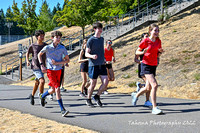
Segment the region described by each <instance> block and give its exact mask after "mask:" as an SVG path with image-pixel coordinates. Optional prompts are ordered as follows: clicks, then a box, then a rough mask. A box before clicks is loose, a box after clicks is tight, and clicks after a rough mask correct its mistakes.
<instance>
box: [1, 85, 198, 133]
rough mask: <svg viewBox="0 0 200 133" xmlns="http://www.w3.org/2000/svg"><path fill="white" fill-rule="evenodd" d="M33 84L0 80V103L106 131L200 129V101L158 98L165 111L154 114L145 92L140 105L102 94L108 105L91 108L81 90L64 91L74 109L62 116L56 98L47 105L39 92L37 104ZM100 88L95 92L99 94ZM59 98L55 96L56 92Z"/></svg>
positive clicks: (181, 132)
mask: <svg viewBox="0 0 200 133" xmlns="http://www.w3.org/2000/svg"><path fill="white" fill-rule="evenodd" d="M31 91H32V87H24V86H10V85H5V84H4V85H3V84H0V107H3V108H8V109H11V110H18V111H21V112H23V113H28V114H31V115H35V116H38V117H41V118H46V119H50V120H54V121H57V122H61V123H66V124H71V125H76V126H79V127H83V128H87V129H91V130H95V131H99V132H104V133H121V132H123V133H129V132H130V133H136V132H138V133H155V132H156V133H158V132H159V133H198V132H199V131H200V101H199V100H185V99H174V98H160V97H159V98H157V101H158V105H159V108H160V109H162V110H163V111H164V114H163V115H153V114H151V109H150V108H148V107H144V106H143V104H144V100H145V97H144V96H141V97H140V99H139V100H138V106H136V107H133V106H132V105H131V96H130V95H128V94H108V95H102V96H101V98H102V102H103V103H104V107H102V108H100V107H95V108H89V107H87V106H86V104H85V99H83V98H81V97H79V91H68V92H66V93H62V98H63V102H64V106H65V107H66V108H67V109H68V110H69V111H70V113H69V114H68V116H67V117H62V116H61V114H60V108H59V105H58V103H57V101H56V100H53V101H49V100H47V102H48V104H47V105H46V106H45V107H42V106H41V105H40V104H39V103H40V100H39V98H38V97H37V96H36V99H35V105H34V106H32V105H30V101H29V99H28V98H27V97H28V96H29V94H30V93H31ZM95 93H96V92H94V94H95ZM54 98H55V96H54Z"/></svg>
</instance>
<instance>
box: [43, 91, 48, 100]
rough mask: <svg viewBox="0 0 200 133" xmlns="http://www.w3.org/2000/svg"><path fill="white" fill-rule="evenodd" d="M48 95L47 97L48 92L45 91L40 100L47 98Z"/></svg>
mask: <svg viewBox="0 0 200 133" xmlns="http://www.w3.org/2000/svg"><path fill="white" fill-rule="evenodd" d="M48 95H49V92H48V90H47V91H46V92H45V93H43V94H42V98H45V97H46V96H48Z"/></svg>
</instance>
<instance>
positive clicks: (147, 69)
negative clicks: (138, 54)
mask: <svg viewBox="0 0 200 133" xmlns="http://www.w3.org/2000/svg"><path fill="white" fill-rule="evenodd" d="M156 68H157V66H150V65H146V64H144V63H141V71H142V72H143V73H144V74H153V75H154V76H156Z"/></svg>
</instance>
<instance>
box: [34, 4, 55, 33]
mask: <svg viewBox="0 0 200 133" xmlns="http://www.w3.org/2000/svg"><path fill="white" fill-rule="evenodd" d="M38 20H39V22H38V27H37V29H42V30H44V31H45V32H46V31H51V30H53V29H54V27H55V26H56V24H55V23H54V21H53V17H52V15H51V11H50V9H49V6H48V4H47V2H46V0H45V1H44V2H43V3H42V7H41V9H40V11H39V16H38Z"/></svg>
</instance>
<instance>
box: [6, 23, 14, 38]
mask: <svg viewBox="0 0 200 133" xmlns="http://www.w3.org/2000/svg"><path fill="white" fill-rule="evenodd" d="M5 25H6V26H7V27H8V42H10V29H11V27H12V25H13V23H12V22H7V23H5Z"/></svg>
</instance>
